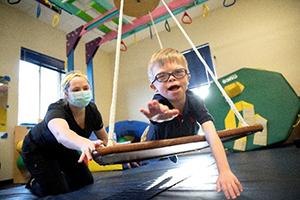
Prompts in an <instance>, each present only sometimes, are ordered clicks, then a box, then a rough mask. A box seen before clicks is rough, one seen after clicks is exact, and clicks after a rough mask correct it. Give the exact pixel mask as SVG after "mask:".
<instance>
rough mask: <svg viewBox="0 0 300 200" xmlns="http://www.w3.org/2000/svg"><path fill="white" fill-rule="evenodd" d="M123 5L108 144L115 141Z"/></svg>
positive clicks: (119, 25)
mask: <svg viewBox="0 0 300 200" xmlns="http://www.w3.org/2000/svg"><path fill="white" fill-rule="evenodd" d="M123 6H124V0H121V3H120V14H119V24H118V36H117V47H116V57H115V70H114V81H113V92H112V100H111V106H110V118H109V132H108V146H111V145H112V144H113V142H114V131H115V117H116V105H117V89H118V77H119V69H120V47H121V36H122V17H123Z"/></svg>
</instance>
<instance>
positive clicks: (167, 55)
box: [148, 48, 188, 82]
mask: <svg viewBox="0 0 300 200" xmlns="http://www.w3.org/2000/svg"><path fill="white" fill-rule="evenodd" d="M166 63H177V64H179V65H182V67H184V68H185V69H187V70H188V66H187V61H186V59H185V57H184V56H183V55H182V53H180V52H179V51H177V50H176V49H172V48H165V49H161V50H159V51H157V52H155V53H154V54H153V55H152V57H151V59H150V61H149V64H148V77H149V80H150V82H152V81H153V79H154V75H155V74H153V72H152V69H153V67H154V66H157V65H158V66H159V67H162V66H164V65H165V64H166Z"/></svg>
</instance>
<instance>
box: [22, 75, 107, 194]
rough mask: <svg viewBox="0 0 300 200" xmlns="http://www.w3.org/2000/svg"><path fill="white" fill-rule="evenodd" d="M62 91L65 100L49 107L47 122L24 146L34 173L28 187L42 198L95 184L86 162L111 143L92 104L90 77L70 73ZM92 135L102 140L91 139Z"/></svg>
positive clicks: (42, 124)
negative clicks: (94, 152) (95, 152)
mask: <svg viewBox="0 0 300 200" xmlns="http://www.w3.org/2000/svg"><path fill="white" fill-rule="evenodd" d="M62 89H63V93H64V99H60V100H58V101H57V102H55V103H53V104H51V105H50V106H49V108H48V111H47V113H46V115H45V118H44V120H43V121H41V122H40V123H39V124H37V125H36V126H35V127H33V128H32V129H31V130H30V131H29V133H28V134H27V135H26V137H25V139H24V143H23V148H22V151H23V153H22V157H23V160H24V163H25V165H26V167H27V169H28V171H29V172H30V174H31V179H30V180H29V182H28V183H27V185H26V188H28V189H30V191H31V192H32V193H33V194H35V195H37V196H40V197H42V196H46V195H56V194H60V193H66V192H70V191H74V190H77V189H79V188H81V187H83V186H85V185H88V184H92V183H93V176H92V174H91V172H90V171H89V169H88V167H87V165H86V162H83V161H88V160H91V159H92V152H93V151H94V150H95V149H96V148H97V147H98V146H100V145H106V144H107V140H108V139H107V133H106V131H105V128H104V126H103V122H102V117H101V114H100V112H99V111H98V109H97V107H96V105H95V104H94V103H93V102H91V99H92V97H91V91H90V84H89V81H88V79H87V77H86V76H85V75H84V74H82V73H80V72H70V73H68V74H67V75H66V77H65V78H64V80H63V81H62ZM92 132H94V133H95V134H96V136H97V138H98V139H99V140H96V141H91V140H89V139H88V138H89V137H90V135H91V133H92ZM79 151H80V152H81V154H80V153H79Z"/></svg>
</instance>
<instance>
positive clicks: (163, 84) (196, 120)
mask: <svg viewBox="0 0 300 200" xmlns="http://www.w3.org/2000/svg"><path fill="white" fill-rule="evenodd" d="M148 76H149V80H150V82H151V84H150V87H151V88H152V89H153V90H154V91H155V93H156V94H155V95H154V97H153V100H152V101H150V102H149V103H148V109H141V112H142V113H143V114H144V115H145V116H146V117H147V118H148V119H149V120H150V121H151V125H150V128H149V132H148V135H147V139H148V140H158V139H167V138H176V137H182V136H188V135H195V134H197V132H198V130H199V125H198V124H200V125H201V127H202V130H203V131H204V133H205V137H206V139H207V141H208V143H209V144H210V147H211V150H212V153H213V155H214V158H215V160H216V164H217V167H218V171H219V177H218V179H217V183H216V184H217V191H218V192H219V191H221V190H223V192H224V194H225V196H226V198H227V199H230V198H232V199H235V198H237V196H240V192H242V191H243V187H242V185H241V183H240V182H239V180H238V179H237V178H236V176H235V175H234V174H233V173H232V171H231V169H230V167H229V164H228V161H227V158H226V154H225V151H224V148H223V144H222V142H221V140H220V138H219V137H218V135H217V132H216V130H215V127H214V124H213V119H212V117H211V115H210V114H209V113H208V111H207V109H206V107H205V106H204V103H203V101H202V100H201V99H200V98H198V97H197V96H195V95H194V94H193V93H192V92H191V91H190V90H188V82H189V79H190V74H189V71H188V67H187V61H186V59H185V58H184V56H183V55H182V54H181V53H179V52H178V51H177V50H174V49H171V48H167V49H161V50H159V51H158V52H156V53H155V54H154V55H153V56H152V57H151V60H150V62H149V66H148Z"/></svg>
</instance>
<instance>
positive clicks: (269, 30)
mask: <svg viewBox="0 0 300 200" xmlns="http://www.w3.org/2000/svg"><path fill="white" fill-rule="evenodd" d="M199 12H201V11H200V8H199ZM299 21H300V1H298V0H287V1H275V0H265V1H259V0H252V1H247V0H239V1H237V3H236V4H235V5H234V6H233V7H229V8H224V7H222V8H218V9H216V10H214V11H210V13H209V16H207V17H206V18H203V17H198V18H194V19H193V23H192V24H191V25H184V26H183V27H184V28H185V30H186V32H187V33H188V35H189V36H190V37H191V39H192V41H193V42H194V43H195V45H201V44H204V43H207V42H209V44H210V47H211V50H212V54H213V55H214V56H215V57H216V59H215V60H214V62H215V65H216V70H217V74H218V76H219V77H221V76H223V75H226V74H228V73H231V72H233V71H235V70H238V69H240V68H242V67H251V68H260V69H266V70H270V71H277V72H280V73H282V74H283V75H284V76H285V78H286V79H287V80H288V82H289V83H290V84H291V86H292V87H293V88H294V90H295V91H296V93H297V94H298V95H300V81H299V74H300V56H299V55H298V54H299V52H300V38H299V35H300V26H299ZM159 35H160V37H161V40H162V43H163V46H164V47H172V48H176V49H178V50H180V51H183V50H186V49H190V48H191V47H190V46H189V44H188V42H187V41H186V40H185V38H184V37H183V35H182V34H181V32H180V31H179V30H178V28H175V27H173V28H172V29H171V32H170V33H168V32H161V33H159ZM157 49H159V46H158V42H157V41H156V39H155V37H153V39H152V40H151V39H149V38H148V39H145V40H143V41H141V42H139V43H137V44H135V45H132V46H130V47H129V49H128V51H127V52H123V53H122V54H121V62H120V68H121V70H120V77H119V79H120V80H119V90H118V92H119V95H118V109H117V110H118V113H117V117H118V120H124V119H138V120H143V121H147V120H146V118H145V117H144V116H143V115H142V114H140V112H139V108H140V107H145V106H146V102H147V101H149V100H150V99H151V98H152V95H153V92H151V90H150V89H149V82H148V79H147V62H148V61H149V59H150V56H151V54H152V53H153V52H154V51H155V50H157ZM266 81H267V80H266Z"/></svg>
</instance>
